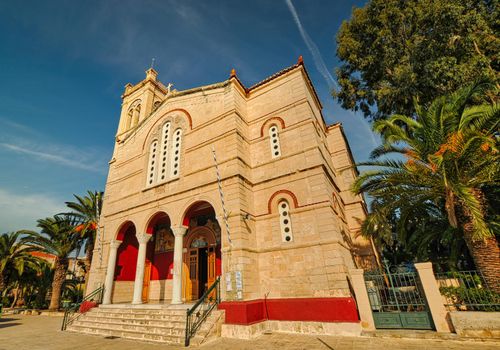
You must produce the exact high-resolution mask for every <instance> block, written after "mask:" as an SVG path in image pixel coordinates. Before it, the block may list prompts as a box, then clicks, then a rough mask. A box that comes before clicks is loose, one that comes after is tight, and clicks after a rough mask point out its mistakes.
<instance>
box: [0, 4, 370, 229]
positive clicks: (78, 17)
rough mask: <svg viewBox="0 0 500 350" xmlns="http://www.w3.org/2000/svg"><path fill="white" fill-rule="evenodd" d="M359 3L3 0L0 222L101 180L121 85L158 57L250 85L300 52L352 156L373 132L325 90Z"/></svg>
mask: <svg viewBox="0 0 500 350" xmlns="http://www.w3.org/2000/svg"><path fill="white" fill-rule="evenodd" d="M363 3H364V1H347V0H346V1H343V0H336V1H310V0H309V1H307V0H291V1H290V0H274V1H270V0H261V1H211V0H209V1H195V0H193V1H190V0H183V1H179V0H178V1H175V0H156V1H139V0H136V1H127V0H125V1H109V0H105V1H19V2H17V1H16V2H15V1H6V0H0V81H1V84H0V105H1V108H0V164H1V171H0V232H6V231H11V230H17V229H23V228H34V227H35V224H36V219H38V218H42V217H45V216H50V215H53V214H55V213H57V212H60V211H63V210H64V201H68V200H72V194H73V193H75V194H84V192H85V191H86V190H87V189H90V190H94V189H96V190H98V189H99V190H101V189H104V184H105V181H106V175H107V162H108V161H109V159H110V157H111V153H112V149H113V145H114V135H115V132H116V127H117V123H118V118H119V113H120V102H121V101H120V95H121V94H122V92H123V87H124V85H125V84H126V83H128V82H131V83H133V84H135V83H137V82H138V81H140V80H142V79H143V78H144V71H145V70H146V69H147V68H148V67H149V65H150V64H151V58H152V57H154V58H155V69H156V70H157V71H158V72H159V79H160V80H161V81H162V82H164V83H165V84H166V83H169V82H171V83H172V84H174V88H176V89H177V90H183V89H187V88H191V87H195V86H200V85H205V84H210V83H214V82H219V81H223V80H225V79H227V78H228V76H229V72H230V70H231V68H235V69H236V71H237V73H238V77H239V78H240V79H241V80H242V81H243V83H244V84H245V85H247V86H249V85H252V84H254V83H256V82H258V81H260V80H262V79H264V78H265V77H267V76H269V75H271V74H273V73H275V72H276V71H278V70H280V69H282V68H284V67H287V66H289V65H292V64H294V63H295V62H296V61H297V57H298V56H299V55H303V57H304V61H305V64H306V67H307V69H308V71H309V73H310V75H311V78H312V80H313V83H314V85H315V87H316V89H317V92H318V94H319V96H320V99H321V101H322V103H323V105H324V115H325V118H326V120H327V123H333V122H342V124H343V125H344V127H345V130H346V134H347V137H348V139H349V141H350V145H351V148H352V150H353V153H354V156H355V158H356V160H357V161H360V160H363V159H366V158H367V155H368V153H369V151H370V150H371V149H372V148H373V147H374V144H375V142H376V141H375V140H376V139H375V137H374V136H373V134H372V133H371V131H370V130H369V125H368V123H367V122H365V121H364V120H363V118H362V117H361V116H359V115H355V114H354V113H352V112H349V111H345V110H342V109H341V108H340V106H338V105H337V104H336V103H335V102H334V101H333V99H332V98H331V97H330V89H331V88H332V87H334V86H335V84H336V83H335V80H334V74H333V70H334V68H335V67H336V66H338V65H339V62H338V60H337V59H336V57H335V46H336V44H335V34H336V32H337V30H338V28H339V26H340V24H341V23H342V21H343V20H345V19H348V18H349V17H350V14H351V10H352V7H353V6H363Z"/></svg>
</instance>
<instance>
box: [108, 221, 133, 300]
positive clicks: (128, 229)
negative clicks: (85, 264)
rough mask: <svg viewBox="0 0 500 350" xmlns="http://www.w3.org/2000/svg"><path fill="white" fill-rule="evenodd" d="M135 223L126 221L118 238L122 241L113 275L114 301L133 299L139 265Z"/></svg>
mask: <svg viewBox="0 0 500 350" xmlns="http://www.w3.org/2000/svg"><path fill="white" fill-rule="evenodd" d="M135 232H136V231H135V225H134V224H133V223H132V222H130V221H128V222H126V223H124V224H123V225H122V226H121V228H120V230H119V231H118V234H117V236H116V239H117V240H118V241H121V242H122V243H121V244H120V246H119V247H118V251H117V259H116V264H115V271H114V277H113V281H114V283H113V290H114V295H115V296H116V298H115V297H113V302H130V301H132V292H133V288H131V287H132V286H133V283H134V281H135V270H136V265H137V253H138V249H139V242H138V241H137V238H136V236H135Z"/></svg>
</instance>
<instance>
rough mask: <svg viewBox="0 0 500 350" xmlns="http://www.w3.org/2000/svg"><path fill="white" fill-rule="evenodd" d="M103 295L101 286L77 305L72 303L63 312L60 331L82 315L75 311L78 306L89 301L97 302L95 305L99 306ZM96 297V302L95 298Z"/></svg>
mask: <svg viewBox="0 0 500 350" xmlns="http://www.w3.org/2000/svg"><path fill="white" fill-rule="evenodd" d="M103 294H104V286H101V287H99V288H97V289H96V290H94V291H93V292H92V293H90V294H88V295H87V296H86V297H85V298H83V299H82V301H80V302H79V303H74V304H72V305H70V306H69V307H67V308H66V309H65V310H64V318H63V322H62V325H61V331H65V330H66V328H67V327H68V326H69V325H70V324H72V323H73V322H74V321H75V320H76V319H77V318H78V317H80V316H81V315H82V314H81V313H78V312H77V311H78V310H79V309H80V306H81V305H82V304H83V303H84V302H85V301H89V300H94V301H96V302H97V304H100V303H101V302H102V297H103ZM95 297H97V300H96V298H95Z"/></svg>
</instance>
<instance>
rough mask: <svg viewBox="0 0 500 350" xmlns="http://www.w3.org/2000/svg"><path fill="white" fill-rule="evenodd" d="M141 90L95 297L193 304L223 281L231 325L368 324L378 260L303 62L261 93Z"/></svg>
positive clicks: (112, 170)
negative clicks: (358, 288) (353, 285)
mask: <svg viewBox="0 0 500 350" xmlns="http://www.w3.org/2000/svg"><path fill="white" fill-rule="evenodd" d="M157 75H158V73H157V72H156V71H155V70H154V69H153V68H150V69H148V70H147V71H146V77H145V79H144V80H142V81H141V82H139V83H137V84H135V85H132V84H127V85H126V86H125V91H124V93H123V95H122V108H121V114H120V119H119V122H118V131H117V133H116V137H115V146H114V152H113V156H112V158H111V160H110V162H109V174H108V178H107V182H106V188H105V195H104V205H103V210H102V214H101V218H100V234H99V237H98V240H97V242H96V248H95V251H94V257H93V261H92V266H91V271H90V279H89V284H88V287H87V293H89V292H91V291H92V290H94V289H95V288H97V287H99V286H101V285H104V297H103V304H104V305H113V304H120V305H131V306H134V305H145V304H147V305H153V304H161V305H172V304H174V305H184V304H185V305H186V308H188V307H189V305H192V304H193V303H194V302H195V301H196V300H198V299H199V298H200V297H202V295H203V294H204V293H205V292H206V291H207V289H208V288H209V287H210V286H211V285H212V284H213V283H215V282H216V281H219V288H220V303H219V304H218V309H219V310H224V313H225V316H224V317H225V319H224V322H225V323H226V324H234V325H242V326H245V325H252V324H258V323H259V322H262V321H265V320H271V319H273V320H276V321H317V322H354V323H355V322H359V318H358V315H357V310H356V302H355V300H354V298H353V296H352V293H351V290H350V284H349V279H348V270H349V269H350V268H356V267H360V268H362V267H366V266H370V265H372V264H373V263H374V252H373V249H372V245H371V243H370V241H369V240H366V239H364V238H363V237H361V236H360V225H361V224H360V223H361V221H362V220H363V219H364V218H365V216H366V206H365V203H364V201H363V198H362V197H361V196H356V195H353V194H352V193H351V192H350V190H349V188H350V186H351V184H352V183H353V181H354V179H355V178H356V176H357V170H356V168H355V167H353V164H354V161H353V158H352V154H351V152H350V149H349V145H348V142H347V140H346V137H345V134H344V132H343V129H342V126H341V125H340V124H339V123H335V124H332V125H327V124H326V123H325V119H324V117H323V115H322V105H321V102H320V101H319V98H318V96H317V94H316V92H315V89H314V86H313V84H312V82H311V80H310V78H309V75H308V73H307V71H306V68H305V66H304V62H303V60H302V57H300V58H299V60H298V62H297V63H296V64H294V65H292V66H290V67H288V68H285V69H283V70H281V71H279V72H277V73H275V74H273V75H271V76H269V77H268V78H266V79H264V80H262V81H260V82H259V83H257V84H255V85H253V86H250V87H247V86H245V85H244V84H243V83H242V82H241V81H240V79H239V78H238V76H237V73H236V72H235V70H234V69H233V70H232V71H231V73H230V75H229V78H228V79H227V80H224V81H222V82H218V83H215V84H211V85H206V86H200V87H195V88H191V89H188V90H182V91H177V90H175V89H173V88H172V86H171V84H168V86H166V85H164V84H162V83H161V82H160V81H159V80H158V78H157Z"/></svg>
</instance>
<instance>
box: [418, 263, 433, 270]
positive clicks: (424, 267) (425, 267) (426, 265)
mask: <svg viewBox="0 0 500 350" xmlns="http://www.w3.org/2000/svg"><path fill="white" fill-rule="evenodd" d="M415 268H416V269H417V271H418V270H431V271H432V263H431V262H422V263H415Z"/></svg>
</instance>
